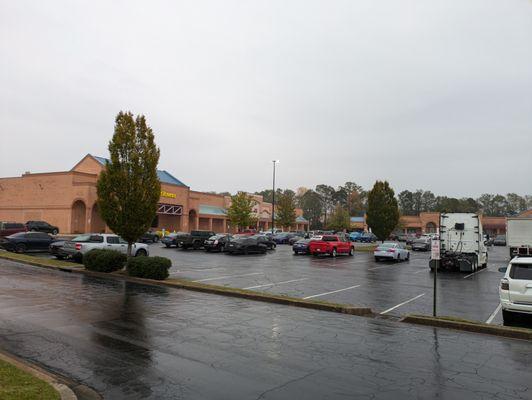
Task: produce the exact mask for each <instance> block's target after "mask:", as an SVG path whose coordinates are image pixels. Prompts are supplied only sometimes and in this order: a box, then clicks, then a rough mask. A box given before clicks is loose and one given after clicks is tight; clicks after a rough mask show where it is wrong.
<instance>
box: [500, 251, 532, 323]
mask: <svg viewBox="0 0 532 400" xmlns="http://www.w3.org/2000/svg"><path fill="white" fill-rule="evenodd" d="M499 271H500V272H505V274H504V278H502V279H501V284H500V286H499V296H500V298H501V306H502V318H503V320H504V322H505V323H510V322H512V320H513V317H514V316H515V314H532V258H531V257H514V258H513V259H512V260H511V261H510V264H509V265H508V267H503V268H500V269H499Z"/></svg>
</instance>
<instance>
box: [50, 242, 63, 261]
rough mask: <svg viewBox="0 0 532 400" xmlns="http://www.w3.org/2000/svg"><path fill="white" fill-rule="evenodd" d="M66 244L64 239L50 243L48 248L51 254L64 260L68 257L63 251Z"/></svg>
mask: <svg viewBox="0 0 532 400" xmlns="http://www.w3.org/2000/svg"><path fill="white" fill-rule="evenodd" d="M64 245H65V241H64V240H58V241H57V242H52V243H50V246H49V247H48V250H49V251H50V254H51V255H53V256H54V257H55V258H57V259H59V260H62V259H64V258H66V255H65V254H64V253H62V252H61V250H62V249H63V246H64Z"/></svg>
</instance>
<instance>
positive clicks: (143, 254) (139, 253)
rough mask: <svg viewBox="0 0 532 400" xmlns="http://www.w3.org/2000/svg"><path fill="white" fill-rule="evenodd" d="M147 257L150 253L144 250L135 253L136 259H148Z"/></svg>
mask: <svg viewBox="0 0 532 400" xmlns="http://www.w3.org/2000/svg"><path fill="white" fill-rule="evenodd" d="M147 255H148V253H146V250H144V249H139V250H138V251H137V252H136V253H135V257H146V256H147Z"/></svg>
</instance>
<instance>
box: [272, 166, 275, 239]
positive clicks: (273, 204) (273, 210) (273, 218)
mask: <svg viewBox="0 0 532 400" xmlns="http://www.w3.org/2000/svg"><path fill="white" fill-rule="evenodd" d="M275 162H276V160H273V192H272V234H273V233H274V228H275Z"/></svg>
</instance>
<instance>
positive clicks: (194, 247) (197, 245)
mask: <svg viewBox="0 0 532 400" xmlns="http://www.w3.org/2000/svg"><path fill="white" fill-rule="evenodd" d="M200 247H201V245H200V243H199V242H194V243H193V244H192V248H193V249H194V250H198V249H199V248H200Z"/></svg>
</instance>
